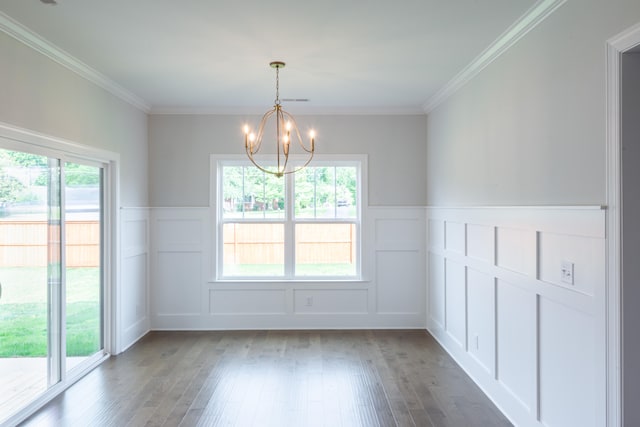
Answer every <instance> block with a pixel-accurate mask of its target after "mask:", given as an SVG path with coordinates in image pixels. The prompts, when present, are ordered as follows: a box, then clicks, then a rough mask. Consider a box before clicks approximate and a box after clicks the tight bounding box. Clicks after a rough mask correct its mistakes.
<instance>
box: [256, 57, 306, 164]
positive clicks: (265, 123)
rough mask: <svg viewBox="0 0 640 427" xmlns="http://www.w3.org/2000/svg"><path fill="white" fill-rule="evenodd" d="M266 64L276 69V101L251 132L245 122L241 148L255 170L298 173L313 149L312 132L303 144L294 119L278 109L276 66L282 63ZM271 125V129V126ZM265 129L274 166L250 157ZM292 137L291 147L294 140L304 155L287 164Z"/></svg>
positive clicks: (279, 66) (278, 74)
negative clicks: (300, 160)
mask: <svg viewBox="0 0 640 427" xmlns="http://www.w3.org/2000/svg"><path fill="white" fill-rule="evenodd" d="M269 65H270V66H271V68H275V70H276V100H275V102H274V105H273V108H272V109H271V110H269V111H267V112H266V113H265V114H264V116H262V120H260V125H259V126H258V131H257V133H254V132H253V131H252V130H251V129H250V128H249V125H245V126H244V147H245V150H246V152H247V156H248V157H249V160H251V162H252V163H253V164H254V165H255V166H256V167H257V168H258V169H260V170H261V171H263V172H266V173H270V174H273V175H275V176H277V177H281V176H283V175H285V174H289V173H294V172H298V171H299V170H301V169H303V168H304V167H305V166H307V165H308V164H309V162H310V161H311V159H312V158H313V152H314V151H315V132H314V131H313V130H311V131H309V145H308V146H307V145H305V144H304V142H303V141H302V137H301V136H300V131H299V130H298V125H297V124H296V120H295V119H294V118H293V116H292V115H291V114H289V113H287V112H286V111H285V110H283V109H282V105H281V102H280V69H281V68H284V65H285V64H284V62H280V61H274V62H271V63H270V64H269ZM272 117H275V123H273V120H271V121H270V120H269V119H271V118H272ZM273 127H275V129H271V128H273ZM267 130H269V131H272V132H273V131H275V148H276V161H275V166H261V165H259V164H258V162H257V160H256V158H255V157H254V156H255V155H256V154H258V152H259V151H260V148H261V146H262V141H263V139H264V138H265V132H266V131H267ZM292 140H293V142H294V146H295V144H296V143H297V144H298V145H299V146H300V147H301V149H302V153H305V154H306V156H307V157H306V160H305V161H304V162H303V163H295V162H292V163H289V153H290V149H291V142H292Z"/></svg>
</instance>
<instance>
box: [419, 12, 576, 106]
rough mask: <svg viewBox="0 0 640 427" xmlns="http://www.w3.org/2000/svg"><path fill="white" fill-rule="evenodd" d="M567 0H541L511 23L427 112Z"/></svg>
mask: <svg viewBox="0 0 640 427" xmlns="http://www.w3.org/2000/svg"><path fill="white" fill-rule="evenodd" d="M565 2H566V0H540V1H539V2H537V3H536V4H535V5H534V6H533V7H532V8H531V9H529V10H528V11H527V12H526V13H525V14H524V15H522V17H520V19H518V20H517V21H516V22H515V23H513V25H511V26H510V27H509V28H508V29H507V30H506V31H505V32H504V33H502V34H501V35H500V37H498V38H497V39H496V40H495V41H494V42H493V43H492V44H491V45H490V46H489V47H488V48H486V49H485V50H484V51H483V52H482V53H480V55H478V56H477V57H476V58H475V59H474V60H473V61H471V63H470V64H469V65H467V66H466V67H465V68H464V69H463V70H462V71H460V72H459V73H458V74H457V75H456V76H455V77H454V78H453V79H451V80H450V81H449V82H448V83H447V84H446V85H445V86H444V87H442V88H441V89H440V90H439V91H438V92H436V94H435V95H433V96H432V97H431V98H429V99H428V100H427V102H425V103H424V105H423V106H422V108H423V110H424V112H425V113H427V114H428V113H430V112H431V111H433V110H434V109H435V108H436V107H437V106H438V105H440V104H441V103H443V102H444V101H446V100H447V99H448V98H449V97H450V96H452V95H453V94H454V93H455V92H456V91H458V89H460V88H461V87H462V86H464V85H465V84H466V83H468V82H469V81H470V80H471V79H473V78H474V77H475V76H476V75H478V74H479V73H480V71H482V70H483V69H484V68H485V67H487V66H488V65H489V64H491V63H492V62H493V61H495V60H496V59H498V58H499V57H500V56H501V55H502V54H503V53H505V52H506V51H507V50H509V48H510V47H511V46H513V45H514V44H515V43H516V42H517V41H518V40H520V39H521V38H522V37H524V36H525V35H526V34H527V33H528V32H529V31H531V30H533V29H534V28H535V27H536V26H537V25H538V24H540V23H541V22H542V21H544V20H545V19H546V18H547V17H548V16H549V15H551V13H553V12H554V11H555V10H556V9H557V8H559V7H560V6H562V5H563V4H564V3H565Z"/></svg>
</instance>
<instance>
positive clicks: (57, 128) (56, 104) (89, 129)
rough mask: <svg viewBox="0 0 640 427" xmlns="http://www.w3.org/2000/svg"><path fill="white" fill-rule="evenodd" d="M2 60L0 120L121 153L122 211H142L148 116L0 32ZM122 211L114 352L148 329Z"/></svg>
mask: <svg viewBox="0 0 640 427" xmlns="http://www.w3.org/2000/svg"><path fill="white" fill-rule="evenodd" d="M0 58H1V60H0V99H1V100H2V101H1V102H0V122H3V123H6V124H8V125H11V126H15V127H19V128H24V129H27V130H30V131H36V132H39V133H41V134H45V135H48V136H52V137H55V138H62V139H65V140H68V141H71V142H73V143H75V144H80V145H84V146H89V147H95V148H100V149H103V150H108V151H110V152H113V153H117V154H119V155H120V164H119V170H120V188H119V190H120V204H121V206H124V207H146V206H147V205H148V189H147V183H148V179H147V176H148V170H147V164H148V154H147V115H146V114H145V113H144V112H142V111H140V110H138V109H136V108H134V107H132V106H131V105H129V104H127V103H125V102H124V101H122V100H121V99H120V98H117V97H115V96H113V95H111V94H109V93H108V92H106V91H105V90H104V89H101V88H99V87H98V86H96V85H94V84H92V83H90V82H89V81H88V80H85V79H84V78H82V77H80V76H79V75H77V74H75V73H73V72H71V71H70V70H68V69H67V68H65V67H63V66H61V65H59V64H58V63H56V62H54V61H52V60H51V59H49V58H47V57H46V56H44V55H42V54H40V53H38V52H36V51H34V50H32V49H31V48H29V47H27V46H26V45H24V44H22V43H21V42H18V41H16V40H15V39H13V38H11V37H9V36H8V35H6V34H5V33H3V32H0ZM121 212H122V215H120V216H121V219H122V223H121V224H119V225H120V227H121V228H120V234H119V236H120V237H121V240H122V241H123V242H124V244H123V252H122V253H123V259H121V260H116V262H117V263H118V265H119V266H121V270H120V275H119V277H117V278H116V280H118V281H119V282H118V283H119V285H120V286H118V289H117V291H116V292H114V295H115V297H116V298H117V299H118V301H119V303H120V305H119V307H118V311H117V315H116V317H117V319H116V321H117V323H118V325H119V327H120V333H121V335H120V336H118V339H117V346H116V348H115V351H116V352H117V351H120V350H122V349H124V348H126V347H128V346H129V345H130V344H132V343H133V342H134V341H135V340H136V339H137V338H138V337H139V336H140V335H141V334H143V333H144V332H146V331H147V330H148V329H149V317H148V304H147V298H146V296H145V295H146V292H147V291H146V287H147V283H146V282H141V280H144V279H145V277H146V276H147V275H148V271H147V270H146V264H144V263H143V264H140V263H139V262H138V264H136V265H134V264H132V262H133V261H132V259H130V258H129V257H130V256H133V257H135V250H136V249H135V248H140V247H141V245H142V246H144V245H146V244H147V242H144V241H140V240H139V239H138V238H139V237H141V235H140V234H128V230H129V228H128V227H129V226H130V224H129V223H128V221H129V219H130V215H129V212H128V211H126V209H125V210H123V211H121ZM134 218H135V214H134ZM123 227H124V231H123ZM145 237H146V236H145ZM138 250H139V249H138ZM132 251H134V252H132ZM138 260H139V258H138ZM141 268H144V271H142V270H140V269H141Z"/></svg>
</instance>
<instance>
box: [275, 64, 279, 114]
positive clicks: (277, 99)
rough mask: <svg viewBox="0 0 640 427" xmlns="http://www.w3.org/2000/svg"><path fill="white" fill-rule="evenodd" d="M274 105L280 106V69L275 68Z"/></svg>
mask: <svg viewBox="0 0 640 427" xmlns="http://www.w3.org/2000/svg"><path fill="white" fill-rule="evenodd" d="M275 103H276V105H280V67H276V101H275Z"/></svg>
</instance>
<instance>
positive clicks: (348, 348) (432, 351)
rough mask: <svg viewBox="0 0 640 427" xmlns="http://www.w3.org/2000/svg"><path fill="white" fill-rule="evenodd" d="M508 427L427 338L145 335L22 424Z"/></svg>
mask: <svg viewBox="0 0 640 427" xmlns="http://www.w3.org/2000/svg"><path fill="white" fill-rule="evenodd" d="M66 425H69V426H74V427H75V426H85V425H86V426H118V427H120V426H132V427H137V426H147V427H160V426H183V427H192V426H258V427H270V426H273V427H283V426H295V427H308V426H330V427H334V426H344V427H351V426H365V427H371V426H381V427H388V426H402V427H404V426H419V427H441V426H442V427H468V426H482V427H492V426H500V427H502V426H510V425H511V424H510V423H509V421H508V420H507V419H506V418H505V417H504V416H503V415H502V414H501V413H500V411H499V410H498V409H497V408H496V407H495V406H494V405H493V404H492V403H491V402H490V401H489V399H488V398H487V397H486V396H484V394H482V392H481V391H480V389H479V388H478V387H477V386H476V385H475V384H474V383H473V382H472V381H471V380H470V379H469V378H468V377H467V376H466V374H465V373H464V372H463V371H462V370H461V369H460V368H459V367H458V366H457V365H456V363H455V362H454V361H453V360H452V359H451V358H450V357H449V356H448V355H447V354H446V353H445V352H444V350H443V349H442V348H441V347H440V346H439V345H438V344H437V343H436V342H435V340H434V339H433V338H432V337H431V336H429V335H428V334H427V333H426V332H425V331H417V330H408V331H403V330H392V331H390V330H362V331H342V330H336V331H334V330H332V331H224V332H222V331H211V332H209V331H198V332H151V333H149V334H147V335H146V336H145V337H144V338H143V339H142V340H140V341H139V342H138V343H136V344H135V345H134V346H132V347H131V348H130V349H129V350H127V351H126V352H125V353H123V354H121V355H119V356H117V357H112V358H111V359H109V360H108V361H106V362H105V363H103V364H102V365H100V366H99V367H98V368H97V369H95V370H94V371H93V372H91V373H89V374H88V375H87V376H86V377H85V378H83V379H82V380H80V381H79V382H78V383H77V384H75V385H74V386H72V387H71V388H70V389H69V390H67V391H66V392H65V393H63V394H62V395H60V396H58V397H57V398H56V399H54V400H53V401H51V402H50V403H49V404H48V405H46V406H45V407H43V408H42V409H41V410H40V411H38V412H37V413H36V414H34V415H33V416H32V417H31V418H30V419H28V420H27V421H25V423H24V426H66Z"/></svg>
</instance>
